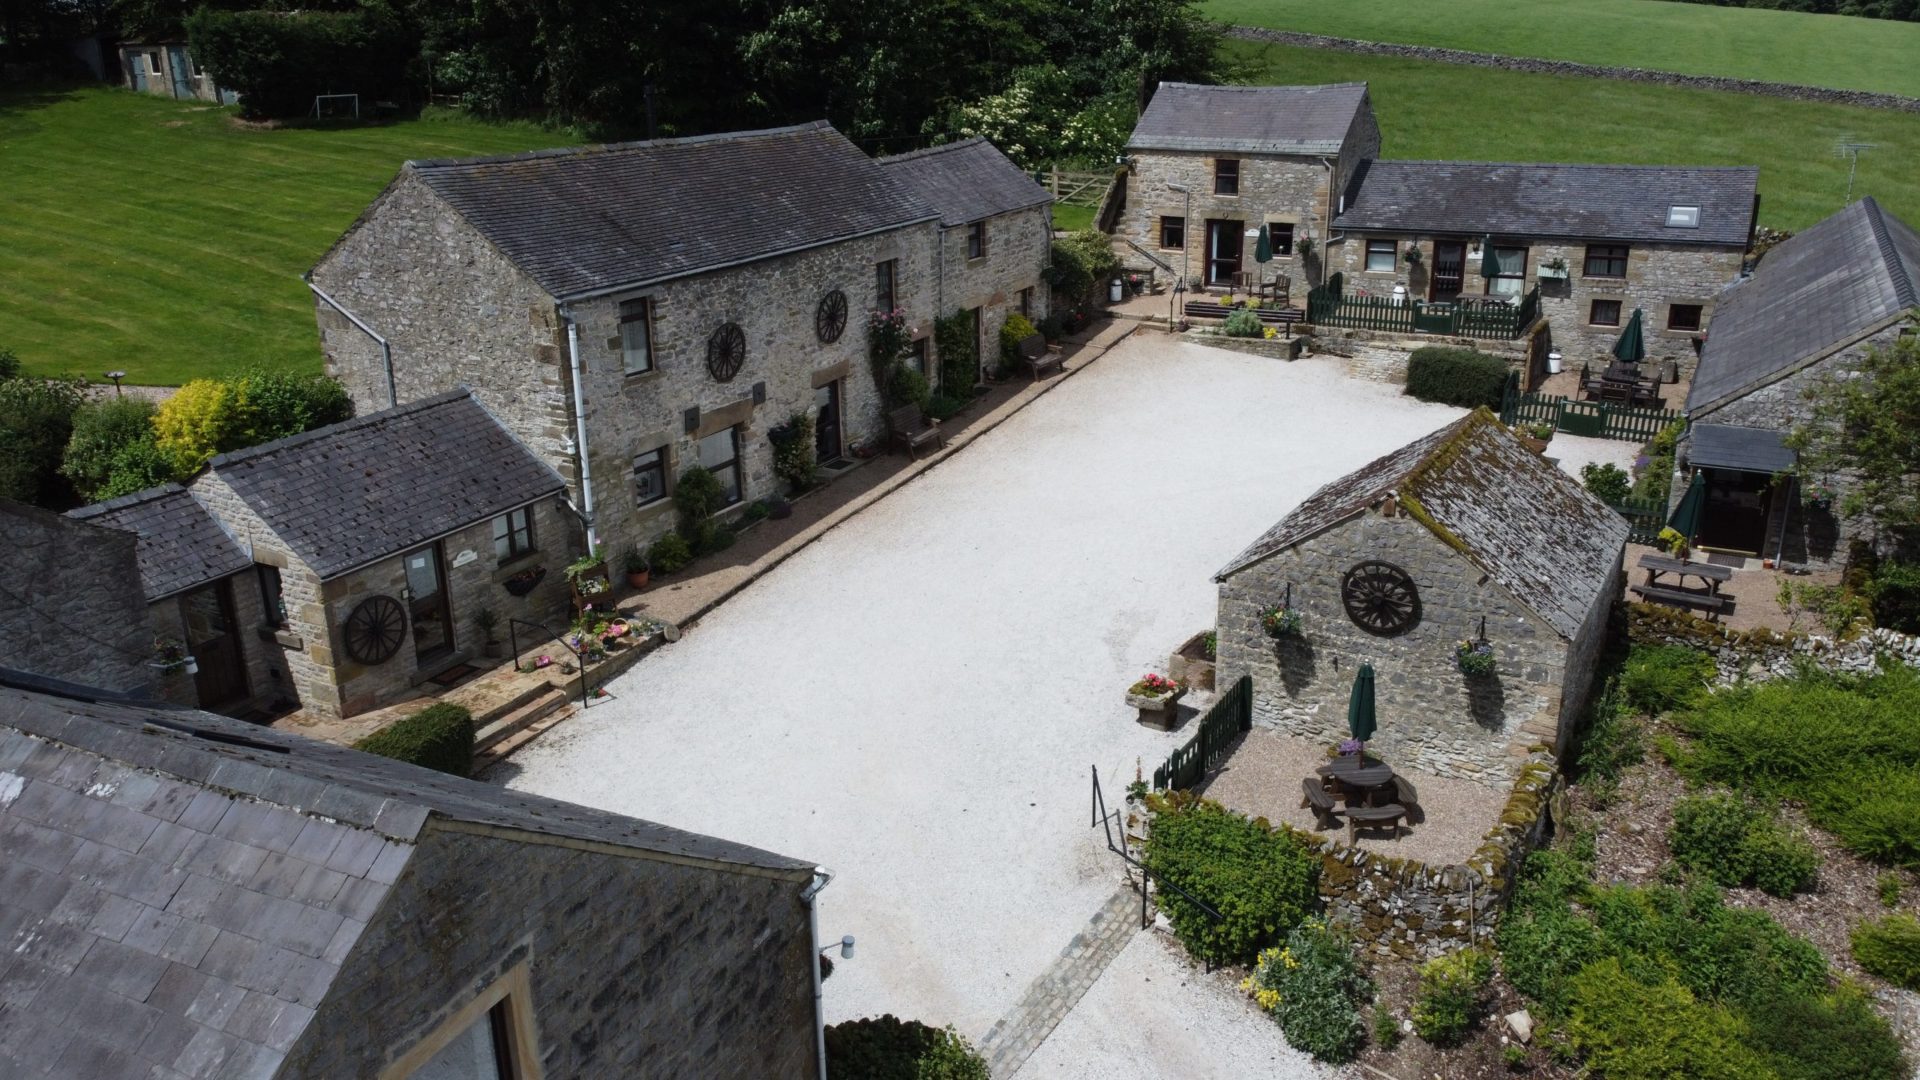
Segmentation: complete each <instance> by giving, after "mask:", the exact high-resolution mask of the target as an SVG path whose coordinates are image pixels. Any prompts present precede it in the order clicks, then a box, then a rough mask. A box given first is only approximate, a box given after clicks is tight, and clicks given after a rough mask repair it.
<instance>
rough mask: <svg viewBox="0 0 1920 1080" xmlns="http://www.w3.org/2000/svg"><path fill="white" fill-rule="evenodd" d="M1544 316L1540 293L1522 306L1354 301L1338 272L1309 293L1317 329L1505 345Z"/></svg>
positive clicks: (1311, 317) (1310, 313)
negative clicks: (1436, 336) (1471, 339)
mask: <svg viewBox="0 0 1920 1080" xmlns="http://www.w3.org/2000/svg"><path fill="white" fill-rule="evenodd" d="M1539 317H1540V288H1539V286H1535V287H1534V288H1533V289H1532V290H1531V291H1529V292H1528V293H1527V294H1526V295H1525V296H1523V297H1521V298H1520V302H1519V303H1518V304H1503V305H1492V306H1490V305H1483V304H1427V303H1425V302H1423V301H1419V300H1415V301H1412V302H1410V303H1409V302H1406V301H1396V300H1394V299H1392V298H1391V297H1385V296H1350V295H1348V294H1347V292H1346V275H1345V274H1340V273H1336V274H1334V275H1332V276H1331V277H1329V278H1327V280H1326V282H1325V283H1324V284H1321V285H1318V286H1315V287H1314V288H1313V289H1310V290H1308V292H1307V321H1308V322H1310V323H1313V324H1314V325H1316V326H1342V327H1347V328H1349V329H1353V330H1382V331H1386V332H1388V333H1396V334H1414V333H1420V334H1444V335H1446V336H1449V337H1474V338H1489V339H1494V340H1502V341H1504V340H1507V339H1511V338H1517V337H1519V336H1521V335H1522V334H1524V333H1526V332H1527V328H1528V327H1531V326H1532V325H1533V324H1534V321H1535V320H1536V319H1538V318H1539Z"/></svg>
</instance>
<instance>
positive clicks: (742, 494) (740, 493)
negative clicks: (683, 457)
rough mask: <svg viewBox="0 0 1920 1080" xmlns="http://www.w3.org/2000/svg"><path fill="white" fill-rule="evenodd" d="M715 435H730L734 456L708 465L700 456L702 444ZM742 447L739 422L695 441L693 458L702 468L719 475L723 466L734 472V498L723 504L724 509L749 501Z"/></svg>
mask: <svg viewBox="0 0 1920 1080" xmlns="http://www.w3.org/2000/svg"><path fill="white" fill-rule="evenodd" d="M715 435H726V436H728V437H729V439H730V440H731V443H730V445H731V446H732V447H733V457H731V458H729V459H728V460H727V461H725V462H723V463H721V464H720V465H708V464H707V463H706V461H705V460H704V459H702V458H701V456H700V444H701V443H703V442H706V441H707V439H711V438H713V437H714V436H715ZM742 449H743V447H742V446H741V439H740V425H739V424H733V425H731V426H729V427H723V428H721V429H720V430H719V431H714V432H709V433H707V435H706V436H705V437H703V438H699V439H695V440H694V441H693V459H694V460H695V461H697V462H699V463H700V467H701V468H703V469H705V470H707V471H708V472H710V473H713V474H714V475H715V476H718V475H719V474H720V470H721V469H723V468H724V469H727V470H728V471H730V472H732V473H733V498H732V499H731V500H730V501H728V502H726V503H723V504H722V505H721V509H723V510H724V509H726V508H727V507H730V506H738V505H740V504H741V503H743V502H746V501H747V473H746V470H745V469H744V468H743V467H742V466H743V464H744V463H743V462H742V461H741V460H740V454H741V451H742Z"/></svg>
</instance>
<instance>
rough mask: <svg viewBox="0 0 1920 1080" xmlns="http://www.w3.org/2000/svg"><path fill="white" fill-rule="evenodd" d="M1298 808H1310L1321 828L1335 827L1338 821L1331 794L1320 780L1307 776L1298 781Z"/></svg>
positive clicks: (1338, 823) (1338, 825)
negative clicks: (1299, 794) (1300, 792)
mask: <svg viewBox="0 0 1920 1080" xmlns="http://www.w3.org/2000/svg"><path fill="white" fill-rule="evenodd" d="M1300 790H1301V791H1302V792H1303V794H1302V795H1301V796H1300V808H1301V809H1303V810H1304V809H1307V808H1309V807H1311V808H1312V810H1313V814H1314V818H1315V819H1316V820H1317V821H1318V822H1319V824H1320V827H1321V828H1323V829H1337V828H1339V827H1340V822H1339V820H1338V819H1337V818H1335V817H1334V814H1333V795H1332V793H1330V792H1329V791H1327V789H1326V788H1325V787H1323V786H1322V785H1321V782H1320V781H1318V780H1315V779H1314V778H1313V777H1311V776H1309V777H1306V778H1304V779H1302V780H1301V781H1300Z"/></svg>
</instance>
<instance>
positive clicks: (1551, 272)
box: [1540, 256, 1567, 281]
mask: <svg viewBox="0 0 1920 1080" xmlns="http://www.w3.org/2000/svg"><path fill="white" fill-rule="evenodd" d="M1540 276H1541V277H1543V278H1552V279H1555V280H1561V281H1564V280H1565V279H1566V276H1567V260H1565V259H1562V258H1560V257H1559V256H1555V257H1553V258H1551V259H1548V260H1547V261H1546V262H1545V263H1543V264H1541V266H1540Z"/></svg>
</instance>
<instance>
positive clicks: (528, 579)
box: [501, 566, 547, 596]
mask: <svg viewBox="0 0 1920 1080" xmlns="http://www.w3.org/2000/svg"><path fill="white" fill-rule="evenodd" d="M546 576H547V568H546V567H544V566H536V567H534V568H533V569H531V570H522V571H520V572H519V573H517V574H515V575H513V576H512V577H510V578H508V579H507V580H505V581H503V582H501V585H502V586H503V587H504V588H505V589H506V590H507V591H508V592H510V593H512V594H513V595H515V596H525V595H527V594H528V593H530V592H532V591H533V589H534V586H536V585H538V584H540V579H541V578H544V577H546Z"/></svg>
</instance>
